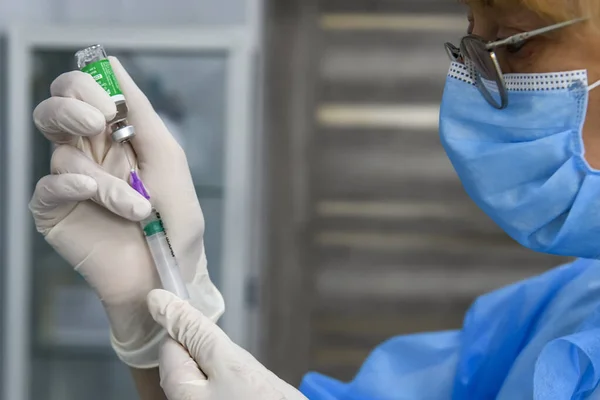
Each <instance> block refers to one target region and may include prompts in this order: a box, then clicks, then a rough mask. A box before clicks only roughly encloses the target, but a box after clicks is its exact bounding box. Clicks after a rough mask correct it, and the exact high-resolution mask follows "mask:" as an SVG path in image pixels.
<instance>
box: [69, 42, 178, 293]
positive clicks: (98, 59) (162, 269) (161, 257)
mask: <svg viewBox="0 0 600 400" xmlns="http://www.w3.org/2000/svg"><path fill="white" fill-rule="evenodd" d="M75 60H76V61H77V66H78V67H79V69H81V70H82V71H83V72H86V73H88V74H90V75H91V76H92V77H93V78H94V79H95V80H96V82H97V83H98V84H99V85H100V86H102V88H103V89H104V90H105V91H106V92H107V93H108V94H109V95H110V96H111V98H112V99H113V100H114V102H115V105H116V106H117V115H116V116H115V118H114V119H113V120H112V121H110V122H109V126H110V128H111V138H112V140H113V141H115V142H117V143H122V144H126V143H128V142H129V140H130V139H131V138H133V137H134V136H135V129H134V128H133V126H131V125H129V124H128V122H127V112H128V108H127V103H126V99H125V96H124V95H123V93H122V92H121V89H120V87H119V83H118V81H117V78H116V77H115V75H114V72H113V70H112V67H111V66H110V61H109V60H108V58H107V55H106V52H105V51H104V48H103V47H102V46H101V45H94V46H90V47H88V48H85V49H83V50H80V51H78V52H77V53H75ZM123 150H124V151H125V155H126V157H127V161H128V163H129V166H130V168H131V174H130V182H129V183H130V184H131V187H132V188H133V189H135V190H136V191H137V192H138V193H139V194H141V195H142V196H144V197H145V198H146V199H147V200H149V201H150V200H151V199H150V195H149V193H148V191H147V190H146V187H145V186H144V184H143V182H142V180H141V179H140V177H139V175H138V173H137V171H136V166H135V165H134V164H133V163H132V162H131V160H130V159H129V156H128V155H127V149H123ZM140 226H141V228H142V231H143V232H144V236H145V238H146V243H147V244H148V248H149V249H150V253H151V255H152V259H153V260H154V265H155V266H156V270H157V271H158V275H159V277H160V280H161V283H162V286H163V288H164V289H165V290H168V291H170V292H172V293H175V294H176V295H177V296H179V297H180V298H182V299H189V294H188V291H187V288H186V285H185V282H184V281H183V278H182V276H181V271H180V269H179V264H178V263H177V259H176V257H175V253H174V252H173V248H172V246H171V242H170V241H169V238H168V236H167V232H166V230H165V226H164V224H163V222H162V219H161V217H160V214H159V212H158V211H157V210H156V209H155V208H152V212H151V214H150V216H149V217H148V218H146V219H145V220H143V221H142V222H141V223H140Z"/></svg>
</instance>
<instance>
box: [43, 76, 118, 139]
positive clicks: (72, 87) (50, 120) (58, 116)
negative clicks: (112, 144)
mask: <svg viewBox="0 0 600 400" xmlns="http://www.w3.org/2000/svg"><path fill="white" fill-rule="evenodd" d="M50 93H51V94H52V97H51V98H50V99H47V100H45V101H43V102H42V103H40V105H38V107H36V109H35V110H34V112H33V119H34V122H35V124H36V126H37V127H38V129H39V130H40V131H41V132H42V133H43V134H44V135H45V136H46V137H47V138H48V139H50V140H51V141H53V142H55V143H62V144H64V143H70V142H71V141H72V140H73V138H72V137H70V136H69V135H74V136H94V135H98V134H100V133H102V132H103V131H104V129H105V127H106V122H107V121H110V120H111V119H113V118H114V116H115V115H116V113H117V108H116V106H115V103H114V101H112V100H111V98H110V96H109V95H108V93H106V91H105V90H104V89H102V87H101V86H100V85H98V84H97V83H96V81H95V80H94V78H92V77H91V76H90V75H89V74H86V73H83V72H81V71H71V72H66V73H64V74H62V75H60V76H59V77H58V78H56V79H55V80H54V82H52V84H51V85H50ZM77 100H78V101H77Z"/></svg>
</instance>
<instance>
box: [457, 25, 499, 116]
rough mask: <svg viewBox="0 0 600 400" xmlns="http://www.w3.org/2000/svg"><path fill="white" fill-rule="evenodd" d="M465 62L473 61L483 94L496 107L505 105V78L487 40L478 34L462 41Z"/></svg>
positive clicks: (478, 84) (478, 83)
mask: <svg viewBox="0 0 600 400" xmlns="http://www.w3.org/2000/svg"><path fill="white" fill-rule="evenodd" d="M460 47H461V52H462V54H463V55H464V58H465V62H467V63H469V62H470V63H471V64H472V66H473V67H474V68H475V72H476V73H477V77H476V78H477V86H478V88H479V90H480V91H481V94H482V95H483V96H484V97H485V98H486V100H487V101H488V102H490V104H491V105H492V106H494V107H496V108H501V107H503V103H504V102H503V98H504V97H505V95H506V94H505V88H504V84H503V78H502V75H501V72H500V71H499V68H498V66H497V65H496V62H495V61H494V59H493V58H492V57H493V55H492V53H491V52H490V51H488V50H487V49H486V46H485V42H484V41H483V40H481V39H479V38H478V37H476V36H467V37H465V38H463V40H462V42H461V46H460Z"/></svg>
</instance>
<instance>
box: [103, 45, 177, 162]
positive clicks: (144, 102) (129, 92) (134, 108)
mask: <svg viewBox="0 0 600 400" xmlns="http://www.w3.org/2000/svg"><path fill="white" fill-rule="evenodd" d="M109 60H110V64H111V66H112V68H113V71H114V73H115V76H116V77H117V81H118V82H119V86H120V87H121V90H122V91H123V95H124V96H125V99H126V100H127V107H128V109H129V111H128V113H127V121H128V122H129V123H130V124H131V125H133V126H134V127H135V132H136V134H135V137H134V138H132V139H131V144H132V145H133V148H134V150H135V153H136V155H137V157H138V160H139V161H140V162H141V163H143V162H145V161H148V160H150V159H152V158H154V157H159V156H160V155H161V154H164V150H165V148H168V147H169V146H178V145H177V142H176V141H175V139H174V138H173V136H172V135H171V134H170V133H169V130H168V129H167V127H166V126H165V124H164V123H163V121H162V119H161V118H160V117H159V116H158V114H157V113H156V111H154V107H152V104H151V103H150V101H149V100H148V98H147V97H146V95H145V94H144V93H143V92H142V91H141V90H140V88H139V87H138V86H137V85H136V84H135V82H134V81H133V79H132V78H131V76H130V75H129V74H128V73H127V71H126V70H125V68H124V67H123V65H122V64H121V62H120V61H119V60H118V59H117V58H115V57H109Z"/></svg>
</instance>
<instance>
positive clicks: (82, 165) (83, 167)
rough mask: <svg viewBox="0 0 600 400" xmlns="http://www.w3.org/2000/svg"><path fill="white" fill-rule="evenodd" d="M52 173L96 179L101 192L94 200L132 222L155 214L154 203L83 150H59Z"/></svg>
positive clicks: (55, 156) (55, 153)
mask: <svg viewBox="0 0 600 400" xmlns="http://www.w3.org/2000/svg"><path fill="white" fill-rule="evenodd" d="M52 172H53V173H58V174H65V173H74V174H81V175H87V176H89V177H91V178H93V179H94V180H95V181H96V183H97V185H98V189H97V191H96V193H95V194H94V196H93V197H92V198H91V199H92V200H93V201H94V202H96V203H98V204H100V205H101V206H103V207H105V208H106V209H108V210H109V211H111V212H112V213H114V214H116V215H118V216H120V217H123V218H126V219H128V220H130V221H136V222H137V221H141V220H143V219H144V218H146V217H148V215H150V212H151V211H152V206H151V205H150V202H149V201H148V200H146V199H145V198H144V197H142V196H141V195H140V194H139V193H138V192H136V191H135V190H133V189H132V188H131V187H130V186H129V184H128V183H127V182H125V181H124V180H121V179H119V178H117V177H115V176H113V175H111V174H109V173H108V172H106V171H104V170H103V169H102V167H100V166H99V165H98V164H96V163H95V162H94V161H92V160H90V159H89V158H88V157H86V155H85V154H84V153H83V152H82V151H80V150H78V149H76V148H74V147H72V146H65V145H62V146H59V147H57V148H56V150H55V151H54V154H53V155H52Z"/></svg>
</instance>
